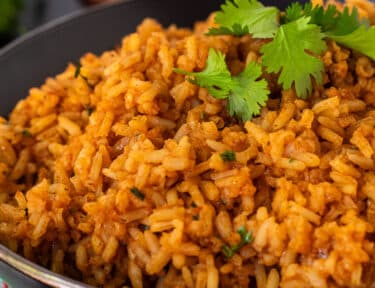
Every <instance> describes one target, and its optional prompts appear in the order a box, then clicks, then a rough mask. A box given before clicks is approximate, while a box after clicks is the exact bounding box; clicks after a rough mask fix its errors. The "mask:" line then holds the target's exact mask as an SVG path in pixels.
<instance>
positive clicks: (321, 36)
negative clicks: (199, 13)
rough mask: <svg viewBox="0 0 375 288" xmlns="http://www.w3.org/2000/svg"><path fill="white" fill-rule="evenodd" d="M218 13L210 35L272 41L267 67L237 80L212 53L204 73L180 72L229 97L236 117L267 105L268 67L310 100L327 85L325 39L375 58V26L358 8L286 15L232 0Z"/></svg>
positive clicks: (293, 8) (296, 10)
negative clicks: (316, 87) (319, 87)
mask: <svg viewBox="0 0 375 288" xmlns="http://www.w3.org/2000/svg"><path fill="white" fill-rule="evenodd" d="M221 9H222V10H221V11H219V12H217V13H216V16H215V21H216V24H217V25H218V27H216V28H212V29H210V30H209V32H208V33H207V34H208V35H227V34H230V35H234V36H243V35H246V34H250V35H251V36H252V37H253V38H269V39H270V42H268V43H267V44H265V45H263V46H262V48H261V49H260V52H261V54H262V55H261V60H262V64H261V65H259V64H257V63H250V64H249V65H248V66H247V67H246V68H245V70H244V71H243V72H242V73H241V74H239V75H237V76H231V75H230V72H229V70H228V68H227V66H226V63H225V56H224V55H223V54H221V53H220V52H215V51H211V50H210V53H209V57H208V60H207V66H206V69H205V70H204V71H202V72H187V71H183V70H180V69H176V70H175V71H176V72H178V73H182V74H185V75H188V80H189V81H190V82H192V83H194V84H196V85H199V86H201V87H205V88H207V89H208V91H209V93H210V94H211V95H212V96H213V97H215V98H218V99H227V101H228V103H227V108H228V111H229V114H230V115H231V116H234V115H236V116H237V117H238V118H240V119H241V120H243V121H246V120H250V119H251V118H252V117H253V116H256V115H258V114H259V113H260V109H261V107H263V106H265V105H266V101H267V99H268V95H269V94H270V91H269V90H268V87H267V83H266V81H265V80H264V79H260V77H261V75H262V69H263V70H264V71H266V72H268V73H276V74H278V84H280V85H281V86H282V87H283V89H290V88H294V89H295V91H296V95H297V97H299V98H304V99H305V98H307V97H308V96H309V95H310V94H311V92H312V88H313V82H314V81H315V82H316V83H317V84H318V85H321V84H322V82H323V72H324V65H323V61H322V60H321V59H320V55H321V54H322V53H323V52H324V51H325V50H326V49H327V47H326V45H325V42H324V40H325V39H331V40H334V41H336V42H337V43H339V44H341V45H343V46H345V47H347V48H350V49H353V50H355V51H357V52H360V53H362V54H364V55H366V56H368V57H370V58H371V59H373V60H375V41H374V39H375V26H370V25H369V22H368V21H364V20H361V19H360V18H359V16H358V11H357V9H355V8H354V9H352V10H351V11H350V10H349V8H348V7H345V8H344V9H343V10H342V11H339V10H338V9H337V8H336V6H334V5H328V6H327V7H323V6H319V5H315V6H313V5H312V4H311V3H307V4H305V5H301V4H299V3H292V4H291V5H290V6H289V7H288V8H287V9H286V10H285V13H281V12H280V11H279V10H278V9H277V8H276V7H265V6H263V4H261V3H260V2H259V1H257V0H226V2H225V4H224V5H222V6H221Z"/></svg>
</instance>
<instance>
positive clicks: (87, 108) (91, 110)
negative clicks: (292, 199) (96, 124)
mask: <svg viewBox="0 0 375 288" xmlns="http://www.w3.org/2000/svg"><path fill="white" fill-rule="evenodd" d="M94 110H95V108H94V107H92V106H90V105H88V106H87V107H86V112H87V114H88V115H89V116H90V115H91V114H92V112H94Z"/></svg>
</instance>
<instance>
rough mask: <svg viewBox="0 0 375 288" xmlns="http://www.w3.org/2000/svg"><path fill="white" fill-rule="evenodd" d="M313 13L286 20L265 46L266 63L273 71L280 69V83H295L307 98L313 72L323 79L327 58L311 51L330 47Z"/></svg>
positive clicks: (264, 58) (264, 56)
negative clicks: (324, 62)
mask: <svg viewBox="0 0 375 288" xmlns="http://www.w3.org/2000/svg"><path fill="white" fill-rule="evenodd" d="M309 22H310V17H302V18H300V19H298V20H296V21H293V22H290V23H287V24H283V25H281V26H280V28H279V30H278V31H277V33H276V36H275V38H274V39H273V40H272V41H271V42H270V43H268V44H266V45H264V46H263V47H262V48H261V52H262V53H263V57H262V60H263V65H264V66H265V67H266V68H267V72H269V73H272V72H274V73H279V72H281V73H280V76H279V79H278V83H279V84H282V85H283V88H284V89H289V88H291V87H292V85H293V84H294V86H295V89H296V93H297V96H298V97H300V98H306V97H307V96H308V94H310V93H311V91H312V83H311V76H313V77H314V78H315V80H316V81H317V82H318V83H322V80H323V79H322V75H323V69H324V66H323V62H322V61H321V60H320V59H318V58H317V57H315V56H313V55H311V53H315V54H320V53H322V52H323V51H324V50H325V49H326V45H325V42H324V41H323V40H322V38H323V34H322V33H321V32H320V28H319V27H318V26H317V25H314V24H309Z"/></svg>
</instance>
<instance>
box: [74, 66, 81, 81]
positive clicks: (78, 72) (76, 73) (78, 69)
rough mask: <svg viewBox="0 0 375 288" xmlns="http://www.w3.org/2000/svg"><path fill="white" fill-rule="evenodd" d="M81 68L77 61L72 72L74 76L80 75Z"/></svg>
mask: <svg viewBox="0 0 375 288" xmlns="http://www.w3.org/2000/svg"><path fill="white" fill-rule="evenodd" d="M81 68H82V65H81V63H78V64H77V65H76V71H75V72H74V78H78V76H79V75H81Z"/></svg>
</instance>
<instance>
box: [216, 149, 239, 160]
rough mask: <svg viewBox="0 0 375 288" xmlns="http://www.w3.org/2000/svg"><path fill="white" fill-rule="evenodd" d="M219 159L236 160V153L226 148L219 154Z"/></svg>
mask: <svg viewBox="0 0 375 288" xmlns="http://www.w3.org/2000/svg"><path fill="white" fill-rule="evenodd" d="M220 157H221V159H223V161H226V162H230V161H235V160H236V154H235V153H234V152H233V151H231V150H227V151H224V152H223V153H221V154H220Z"/></svg>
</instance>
